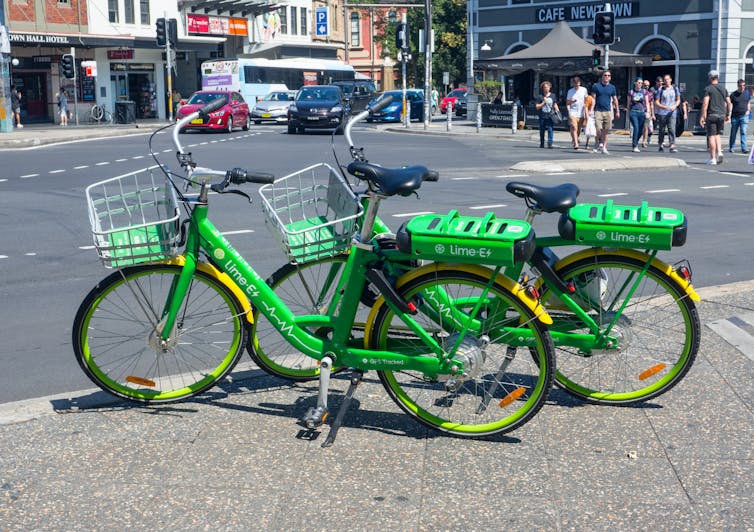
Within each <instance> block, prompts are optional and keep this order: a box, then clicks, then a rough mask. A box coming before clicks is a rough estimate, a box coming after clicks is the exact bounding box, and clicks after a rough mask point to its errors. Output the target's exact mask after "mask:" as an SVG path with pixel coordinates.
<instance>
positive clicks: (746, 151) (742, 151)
mask: <svg viewBox="0 0 754 532" xmlns="http://www.w3.org/2000/svg"><path fill="white" fill-rule="evenodd" d="M741 153H743V154H745V155H748V154H749V150H747V149H746V148H744V149H743V150H741Z"/></svg>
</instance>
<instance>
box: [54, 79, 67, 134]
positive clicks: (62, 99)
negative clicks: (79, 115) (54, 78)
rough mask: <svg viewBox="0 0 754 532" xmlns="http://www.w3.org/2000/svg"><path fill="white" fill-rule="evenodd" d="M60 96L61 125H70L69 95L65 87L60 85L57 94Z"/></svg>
mask: <svg viewBox="0 0 754 532" xmlns="http://www.w3.org/2000/svg"><path fill="white" fill-rule="evenodd" d="M57 98H58V114H60V125H61V126H67V125H68V97H67V96H66V93H65V87H60V90H59V91H58V94H57Z"/></svg>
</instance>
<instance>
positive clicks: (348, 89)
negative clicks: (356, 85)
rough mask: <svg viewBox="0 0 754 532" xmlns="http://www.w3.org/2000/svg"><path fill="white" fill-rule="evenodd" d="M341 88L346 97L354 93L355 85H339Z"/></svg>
mask: <svg viewBox="0 0 754 532" xmlns="http://www.w3.org/2000/svg"><path fill="white" fill-rule="evenodd" d="M339 86H340V90H342V91H343V94H345V95H346V96H348V95H349V94H351V93H352V92H353V85H339Z"/></svg>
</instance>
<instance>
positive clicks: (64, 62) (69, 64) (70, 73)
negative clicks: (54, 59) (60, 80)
mask: <svg viewBox="0 0 754 532" xmlns="http://www.w3.org/2000/svg"><path fill="white" fill-rule="evenodd" d="M60 69H61V71H62V72H63V77H64V78H66V79H73V78H75V77H76V62H75V61H74V59H73V56H72V55H71V54H63V57H62V58H61V59H60Z"/></svg>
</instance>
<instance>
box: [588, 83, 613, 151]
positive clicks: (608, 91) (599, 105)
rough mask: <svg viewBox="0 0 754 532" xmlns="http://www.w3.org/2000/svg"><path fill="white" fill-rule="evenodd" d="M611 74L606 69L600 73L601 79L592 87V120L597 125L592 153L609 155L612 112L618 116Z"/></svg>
mask: <svg viewBox="0 0 754 532" xmlns="http://www.w3.org/2000/svg"><path fill="white" fill-rule="evenodd" d="M611 77H612V74H610V71H608V70H606V71H605V72H603V73H602V79H601V80H600V82H599V83H595V84H594V86H593V87H592V96H593V97H594V122H595V125H596V126H597V143H598V144H597V147H596V148H595V149H594V153H604V154H605V155H610V153H609V152H608V151H607V135H608V133H609V132H610V128H611V127H613V112H614V113H615V117H616V118H620V108H619V107H618V91H617V90H616V89H615V85H613V84H612V83H610V79H611Z"/></svg>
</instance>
